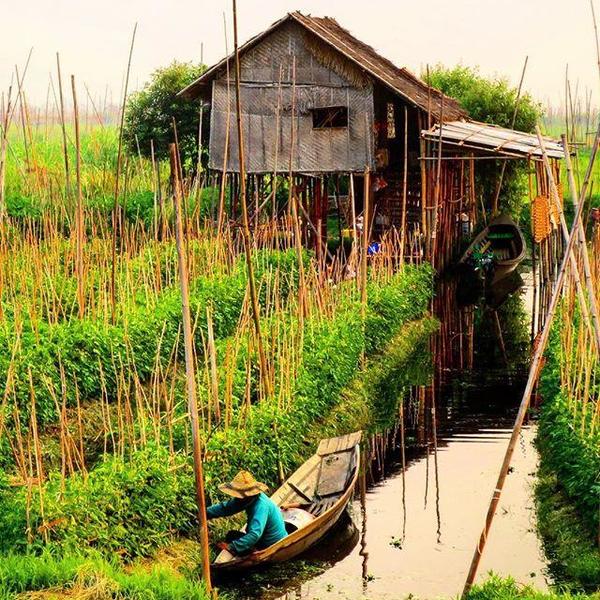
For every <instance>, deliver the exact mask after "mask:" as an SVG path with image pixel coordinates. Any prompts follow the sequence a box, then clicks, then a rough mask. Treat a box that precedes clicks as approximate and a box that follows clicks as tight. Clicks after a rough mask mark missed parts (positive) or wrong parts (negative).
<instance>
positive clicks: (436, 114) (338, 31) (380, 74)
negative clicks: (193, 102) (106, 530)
mask: <svg viewBox="0 0 600 600" xmlns="http://www.w3.org/2000/svg"><path fill="white" fill-rule="evenodd" d="M288 20H293V21H295V22H296V23H299V24H300V25H301V26H302V27H303V28H304V29H306V30H308V31H310V32H311V33H312V34H313V35H315V36H316V37H318V38H319V39H320V40H321V41H323V42H324V43H326V44H328V45H329V46H331V47H332V48H334V49H335V50H337V51H338V52H339V53H340V54H342V55H343V56H344V57H345V58H347V59H348V60H350V61H352V62H353V63H354V64H356V65H357V66H359V67H360V68H361V69H363V70H364V71H365V72H366V73H368V74H369V75H371V76H372V77H373V78H375V79H376V80H378V81H380V82H381V83H383V84H384V85H386V86H387V87H388V88H389V89H391V90H392V91H393V92H396V93H397V94H398V95H399V96H402V97H403V98H404V99H405V100H407V101H408V102H409V103H411V104H413V105H415V106H417V107H419V108H420V109H422V110H424V111H427V110H428V108H429V109H430V110H431V114H432V116H433V118H435V119H436V120H439V119H440V113H443V119H444V121H446V120H455V119H460V118H462V117H466V116H467V114H466V112H465V111H464V110H463V109H462V108H461V106H460V104H459V103H458V102H457V101H456V100H454V99H453V98H450V97H448V96H446V95H444V94H442V93H441V92H440V91H438V90H436V89H434V88H430V87H429V86H428V85H427V84H426V83H425V82H423V81H421V80H420V79H419V78H418V77H416V76H415V75H413V74H412V73H411V72H410V71H408V70H407V69H405V68H400V67H397V66H396V65H394V63H392V62H391V61H389V60H388V59H386V58H384V57H383V56H381V55H380V54H378V53H377V52H376V51H375V50H374V49H373V48H372V47H371V46H368V45H367V44H365V43H364V42H361V41H360V40H358V39H357V38H355V37H354V36H353V35H352V34H351V33H350V32H349V31H348V30H347V29H344V28H343V27H342V26H341V25H340V24H339V23H338V22H337V21H336V20H335V19H332V18H331V17H313V16H311V15H303V14H302V13H300V12H298V11H296V12H293V13H288V14H287V15H286V16H285V17H283V18H282V19H280V20H279V21H276V22H275V23H273V24H272V25H271V26H270V27H269V28H267V29H265V31H263V32H262V33H259V34H258V35H256V36H254V37H253V38H251V39H250V40H248V41H247V42H246V43H245V44H244V45H242V46H241V47H240V53H243V52H245V51H247V50H249V49H250V48H252V47H253V46H255V45H256V44H258V43H259V42H260V41H261V40H262V39H263V38H264V37H265V36H267V35H268V34H269V33H271V32H272V31H273V30H274V29H276V28H277V27H279V26H280V25H282V24H283V23H284V22H286V21H288ZM232 59H233V54H231V55H229V56H228V57H226V58H224V59H223V60H221V61H220V62H218V63H217V64H215V65H214V66H212V67H211V68H209V69H208V70H207V71H206V72H205V73H203V75H202V76H201V77H200V78H199V79H197V80H196V81H194V82H193V83H192V84H190V85H189V86H188V87H186V88H185V89H184V90H182V91H181V92H180V94H181V95H184V96H188V97H191V98H195V97H197V96H198V95H199V94H200V93H201V89H202V87H203V86H205V85H207V84H208V83H210V82H211V81H212V80H213V79H214V77H215V76H216V75H217V73H218V71H219V69H220V68H222V67H224V66H225V64H226V62H227V60H232ZM441 105H443V106H442V107H441Z"/></svg>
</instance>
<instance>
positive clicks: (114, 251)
mask: <svg viewBox="0 0 600 600" xmlns="http://www.w3.org/2000/svg"><path fill="white" fill-rule="evenodd" d="M136 31H137V23H136V24H135V25H134V27H133V34H132V36H131V46H130V47H129V59H128V61H127V71H126V75H125V86H124V90H123V104H122V106H121V122H120V124H119V145H118V147H117V170H116V173H115V188H114V200H113V210H112V254H111V270H110V306H111V321H112V323H113V325H114V323H115V320H116V294H115V279H116V271H117V229H118V223H119V219H118V216H117V215H118V210H119V179H120V175H121V155H122V153H123V125H124V122H125V104H126V102H127V88H128V86H129V74H130V73H131V57H132V56H133V46H134V44H135V34H136Z"/></svg>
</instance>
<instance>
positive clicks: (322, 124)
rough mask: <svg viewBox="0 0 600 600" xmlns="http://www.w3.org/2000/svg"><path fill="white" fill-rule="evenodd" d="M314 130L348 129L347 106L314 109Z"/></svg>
mask: <svg viewBox="0 0 600 600" xmlns="http://www.w3.org/2000/svg"><path fill="white" fill-rule="evenodd" d="M311 112H312V120H313V129H333V128H335V127H348V107H347V106H327V107H325V108H313V109H312V110H311Z"/></svg>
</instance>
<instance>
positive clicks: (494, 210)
mask: <svg viewBox="0 0 600 600" xmlns="http://www.w3.org/2000/svg"><path fill="white" fill-rule="evenodd" d="M528 60H529V56H526V57H525V62H524V64H523V70H522V71H521V79H520V81H519V87H518V89H517V97H516V98H515V107H514V110H513V114H512V119H511V120H510V128H511V129H514V128H515V122H516V120H517V113H518V111H519V103H520V101H521V90H522V88H523V80H524V79H525V71H526V70H527V62H528ZM505 171H506V161H504V162H503V163H502V168H501V169H500V176H499V178H498V185H497V186H496V193H495V194H494V201H493V203H492V216H496V215H497V214H498V200H499V198H500V191H501V190H502V182H503V181H504V172H505Z"/></svg>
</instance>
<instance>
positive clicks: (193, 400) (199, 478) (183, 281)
mask: <svg viewBox="0 0 600 600" xmlns="http://www.w3.org/2000/svg"><path fill="white" fill-rule="evenodd" d="M169 154H170V159H171V171H172V172H173V178H174V182H175V185H174V186H173V204H174V207H175V243H176V245H177V259H178V264H179V284H180V287H181V310H182V313H183V340H184V347H185V380H186V391H187V401H188V412H189V415H190V422H191V426H192V443H193V456H194V477H195V482H196V499H197V502H198V524H199V527H200V545H201V547H202V576H203V578H204V581H205V584H206V588H207V590H208V592H209V593H211V591H212V585H211V580H210V558H209V555H208V525H207V519H206V498H205V495H204V472H203V466H202V449H201V442H200V423H199V419H198V401H197V397H196V374H195V369H194V349H193V337H192V321H191V316H190V304H189V291H188V267H187V253H186V252H185V249H184V243H185V242H184V238H183V225H182V219H181V203H180V194H181V182H180V180H179V167H178V159H177V151H176V147H175V144H170V145H169Z"/></svg>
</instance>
